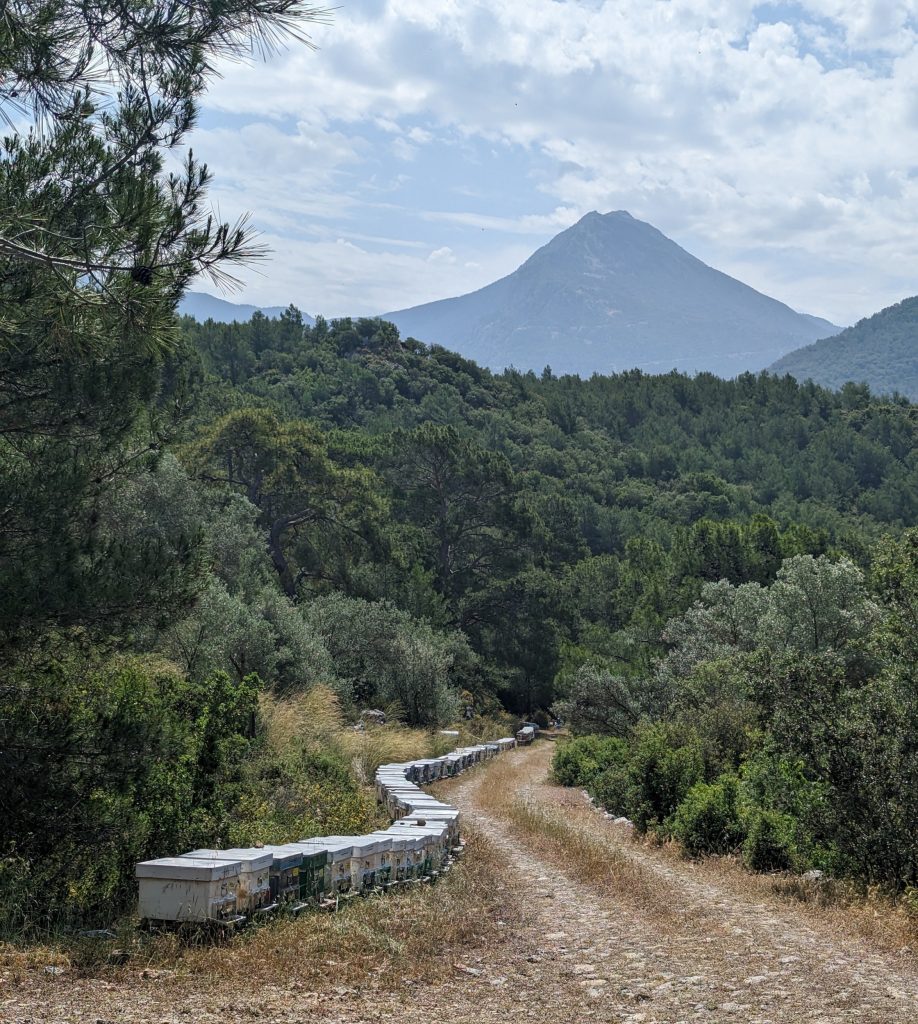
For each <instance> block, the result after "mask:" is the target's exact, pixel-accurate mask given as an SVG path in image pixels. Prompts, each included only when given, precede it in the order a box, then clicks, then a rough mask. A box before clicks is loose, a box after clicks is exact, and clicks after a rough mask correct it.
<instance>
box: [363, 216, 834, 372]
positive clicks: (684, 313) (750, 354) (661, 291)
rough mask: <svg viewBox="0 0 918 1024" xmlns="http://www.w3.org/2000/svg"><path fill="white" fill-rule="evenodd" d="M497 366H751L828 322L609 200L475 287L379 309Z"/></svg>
mask: <svg viewBox="0 0 918 1024" xmlns="http://www.w3.org/2000/svg"><path fill="white" fill-rule="evenodd" d="M383 318H384V319H386V320H392V321H393V322H394V323H395V324H396V325H397V326H398V328H399V330H400V331H401V333H402V335H405V336H407V335H412V336H414V337H415V338H418V339H419V340H420V341H424V342H428V343H437V344H440V345H443V346H444V347H446V348H449V349H454V350H455V351H457V352H459V353H461V354H462V355H464V356H467V357H469V358H471V359H474V360H476V361H477V362H479V363H482V364H483V365H485V366H489V367H491V368H492V369H495V370H499V369H503V368H504V367H506V366H510V365H513V366H516V367H517V368H518V369H524V370H525V369H533V370H541V369H542V367H544V366H546V365H550V366H551V367H552V369H553V370H554V371H555V372H557V373H579V374H581V375H589V374H592V373H611V372H615V371H621V370H626V369H631V368H633V367H639V368H641V369H643V370H646V371H648V372H652V373H663V372H667V371H669V370H671V369H674V368H675V369H679V370H684V371H686V372H697V371H700V370H709V371H712V372H714V373H717V374H720V375H721V376H726V377H732V376H735V375H736V374H737V373H740V372H743V371H745V370H760V369H764V367H766V366H768V365H769V364H770V363H772V362H774V360H775V359H777V358H779V357H780V356H781V355H783V354H784V353H786V352H789V351H791V350H792V349H794V348H796V347H799V346H800V345H803V344H807V343H809V342H811V341H814V340H816V339H817V338H820V337H825V336H827V335H829V334H833V333H835V332H837V331H838V328H837V327H836V326H835V325H834V324H831V323H829V322H828V321H827V320H822V319H820V318H819V317H813V316H809V315H807V314H804V313H797V312H795V311H794V310H793V309H791V308H790V307H789V306H786V305H785V304H784V303H783V302H779V301H778V300H777V299H772V298H769V297H768V296H767V295H763V294H762V293H761V292H757V291H756V290H755V289H753V288H750V287H749V286H748V285H745V284H742V283H741V282H740V281H737V280H735V279H734V278H731V277H729V276H728V275H726V274H723V273H721V272H720V271H718V270H714V269H712V268H711V267H709V266H707V265H706V264H705V263H702V262H701V260H699V259H696V258H695V257H694V256H692V255H691V254H690V253H688V252H686V251H685V250H684V249H682V248H681V247H680V246H678V245H677V244H676V243H675V242H673V241H672V240H671V239H669V238H667V237H666V236H665V235H664V234H662V232H660V231H658V230H657V229H656V228H655V227H653V226H652V225H650V224H647V223H645V222H643V221H639V220H636V219H635V218H633V217H632V216H631V215H630V214H629V213H627V212H625V211H623V210H620V211H617V212H615V213H608V214H604V215H603V214H599V213H596V212H593V213H588V214H587V215H586V216H585V217H583V218H582V219H581V220H580V221H578V222H577V223H576V224H575V225H573V227H570V228H568V229H567V230H565V231H562V232H561V233H560V234H559V235H556V236H555V238H553V239H552V240H551V241H550V242H548V243H547V244H546V245H544V246H542V248H541V249H538V250H537V251H536V252H535V253H533V255H532V256H530V257H529V259H528V260H526V262H525V263H523V265H522V266H521V267H519V268H518V269H517V270H516V271H514V272H513V273H512V274H509V275H508V276H507V277H504V278H501V279H500V280H499V281H495V282H494V283H493V284H490V285H487V286H486V287H484V288H481V289H479V290H478V291H476V292H471V293H469V294H467V295H462V296H458V297H456V298H451V299H441V300H440V301H438V302H429V303H426V304H424V305H422V306H415V307H413V308H411V309H401V310H396V311H394V312H391V313H386V314H384V317H383Z"/></svg>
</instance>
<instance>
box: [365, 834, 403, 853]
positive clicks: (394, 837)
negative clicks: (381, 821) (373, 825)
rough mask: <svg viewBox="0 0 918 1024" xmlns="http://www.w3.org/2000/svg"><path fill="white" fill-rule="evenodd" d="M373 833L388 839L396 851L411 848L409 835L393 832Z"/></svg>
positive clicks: (392, 848)
mask: <svg viewBox="0 0 918 1024" xmlns="http://www.w3.org/2000/svg"><path fill="white" fill-rule="evenodd" d="M371 834H372V835H374V836H379V838H380V839H383V840H385V841H387V842H388V843H389V844H390V849H391V850H392V851H393V852H395V853H398V852H399V851H401V850H407V849H408V848H409V843H408V837H407V836H404V835H399V834H393V833H392V832H373V833H371Z"/></svg>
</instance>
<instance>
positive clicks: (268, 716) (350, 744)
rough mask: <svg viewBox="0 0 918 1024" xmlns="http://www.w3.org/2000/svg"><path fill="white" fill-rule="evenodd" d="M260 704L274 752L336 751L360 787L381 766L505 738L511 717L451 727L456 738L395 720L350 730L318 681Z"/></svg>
mask: <svg viewBox="0 0 918 1024" xmlns="http://www.w3.org/2000/svg"><path fill="white" fill-rule="evenodd" d="M260 704H261V706H260V711H261V717H262V720H263V722H264V726H265V731H266V735H267V738H268V742H269V743H270V744H271V746H272V748H273V749H274V750H275V751H276V752H277V753H278V754H282V753H284V752H285V751H289V750H291V749H296V748H300V749H307V750H322V751H325V752H328V753H333V754H337V755H339V756H340V757H342V758H344V759H345V760H346V761H348V762H349V763H350V764H351V766H352V768H353V770H354V774H355V776H356V778H357V779H358V781H359V782H361V783H362V784H363V785H370V784H372V782H373V776H374V775H375V773H376V769H377V768H378V767H379V766H380V765H381V764H388V763H390V762H397V761H413V760H417V759H418V758H425V757H440V756H442V755H443V754H446V753H448V752H449V751H450V750H452V749H453V748H454V747H457V746H471V745H472V744H475V743H482V742H485V741H487V740H492V739H496V738H497V737H499V736H505V735H507V733H508V730H510V729H511V727H512V720H510V719H509V718H506V719H491V718H488V719H481V718H479V719H473V720H472V721H471V722H465V721H463V722H461V723H458V724H456V725H455V726H453V727H452V728H453V730H454V731H458V732H459V738H458V739H456V738H455V737H452V736H444V735H442V734H441V733H440V732H439V731H433V732H432V731H429V730H426V729H412V728H409V727H408V726H405V725H402V724H400V723H399V722H397V721H392V722H389V723H387V724H386V725H382V726H379V725H368V726H367V727H366V728H364V729H354V728H353V726H352V725H349V724H348V723H347V721H346V720H345V717H344V713H343V711H342V708H341V702H340V700H339V698H338V696H337V694H336V693H335V692H334V690H332V689H331V688H330V687H327V686H322V685H319V686H314V687H312V689H310V690H307V691H306V692H304V693H298V694H295V695H293V696H290V697H284V698H278V697H275V696H273V695H271V694H267V693H266V694H263V695H262V696H261V698H260Z"/></svg>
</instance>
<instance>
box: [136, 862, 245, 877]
mask: <svg viewBox="0 0 918 1024" xmlns="http://www.w3.org/2000/svg"><path fill="white" fill-rule="evenodd" d="M241 868H242V865H241V864H240V863H239V861H238V860H229V859H220V858H217V857H187V856H186V857H160V858H158V859H157V860H145V861H141V862H140V863H139V864H137V865H136V867H135V868H134V874H135V876H136V877H137V878H177V879H185V880H186V881H195V882H213V881H218V880H219V879H221V878H237V877H238V876H239V872H240V870H241Z"/></svg>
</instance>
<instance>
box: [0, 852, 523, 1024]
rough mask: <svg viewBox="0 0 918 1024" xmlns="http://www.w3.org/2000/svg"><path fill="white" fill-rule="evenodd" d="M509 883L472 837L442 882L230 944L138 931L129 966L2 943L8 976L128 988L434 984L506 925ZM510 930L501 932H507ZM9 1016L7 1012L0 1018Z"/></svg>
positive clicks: (277, 923) (0, 968) (78, 951)
mask: <svg viewBox="0 0 918 1024" xmlns="http://www.w3.org/2000/svg"><path fill="white" fill-rule="evenodd" d="M503 901H504V887H503V883H502V880H501V877H500V873H499V871H498V869H497V867H496V860H495V857H494V855H493V851H492V850H491V849H490V848H489V846H488V844H487V842H486V841H485V840H484V839H481V838H475V837H472V838H471V839H470V840H469V843H468V853H467V856H466V857H465V858H464V859H463V860H462V862H460V863H458V864H456V865H454V866H453V868H452V870H451V871H450V873H449V874H448V875H446V876H445V877H443V878H441V880H440V881H438V882H437V883H436V884H435V885H432V886H426V885H418V886H415V887H411V888H405V889H401V890H397V891H394V892H392V893H390V894H388V895H385V896H373V897H367V898H358V899H355V900H353V901H351V902H350V903H348V904H347V905H346V906H344V907H343V909H341V910H340V911H339V912H338V913H335V914H323V913H318V912H313V913H306V914H303V915H301V916H300V917H298V918H296V919H279V920H274V921H268V922H266V923H265V924H263V925H261V926H260V927H253V928H250V929H249V930H247V931H245V932H243V933H241V934H240V935H238V936H236V937H235V938H233V939H232V940H231V941H228V942H225V943H223V944H214V943H212V942H201V943H199V944H193V943H189V942H188V941H182V940H181V939H180V938H179V937H178V936H176V935H157V936H141V935H135V936H133V937H132V938H131V939H130V940H129V941H130V957H129V959H128V960H127V962H126V963H123V964H119V965H115V964H111V963H107V962H106V960H107V957H108V954H109V953H110V952H111V949H112V947H113V946H114V945H116V944H115V943H108V942H98V941H96V942H95V943H94V944H93V948H94V949H95V950H96V954H95V955H94V956H89V955H88V954H87V947H86V946H85V945H84V944H80V943H75V944H73V945H71V946H69V947H66V946H58V947H54V948H49V947H38V946H36V947H32V948H30V949H28V950H23V949H18V948H14V947H0V981H5V982H7V983H10V984H13V985H15V984H18V983H22V982H24V981H25V980H26V978H28V977H31V979H32V983H33V984H34V983H35V981H36V977H37V979H38V981H39V983H41V982H44V983H45V984H47V985H53V984H54V983H55V981H56V979H55V978H54V976H53V975H51V976H48V977H47V980H45V973H46V972H45V968H46V967H48V966H52V965H53V966H55V967H60V968H61V969H62V970H63V971H64V972H65V975H66V976H67V977H69V978H87V979H93V980H94V982H96V983H99V982H102V983H109V984H113V985H115V986H117V987H118V988H122V987H126V988H127V989H128V990H130V989H131V988H132V987H133V986H134V985H143V984H145V983H146V980H148V979H149V978H155V979H156V980H157V982H158V983H159V984H163V985H167V986H169V987H179V988H180V987H182V986H185V985H192V986H193V987H194V990H195V991H196V992H198V993H201V992H203V991H206V990H207V989H208V988H210V987H213V988H219V989H220V991H221V993H223V994H224V995H227V996H230V995H232V993H233V990H234V989H236V988H238V989H239V990H240V991H250V990H251V986H252V985H271V984H276V983H278V982H279V981H282V982H283V984H284V985H285V986H289V987H291V988H292V989H294V990H300V991H303V992H320V991H323V990H328V989H335V988H336V987H340V986H345V987H355V988H372V989H378V990H380V991H386V990H392V989H398V988H399V987H401V986H402V985H404V984H406V982H408V981H411V982H418V981H424V982H429V981H436V980H438V979H441V978H443V977H445V976H448V975H450V974H451V973H452V971H453V966H452V965H453V963H454V962H455V961H456V959H461V958H462V957H463V956H465V955H466V954H467V953H468V951H469V949H470V948H477V947H479V946H482V945H484V944H488V945H489V946H490V945H491V944H493V943H494V941H496V939H497V937H498V923H497V922H498V920H501V921H502V922H504V923H506V922H507V920H508V917H507V908H506V906H505V905H504V902H503ZM501 934H502V933H501ZM0 1019H2V1018H0Z"/></svg>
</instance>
